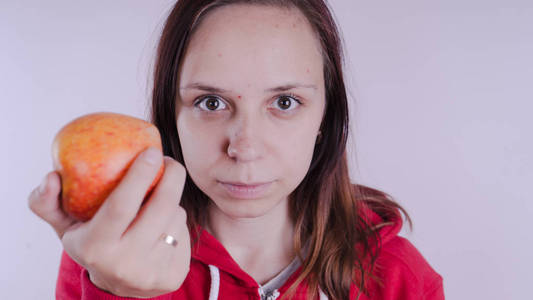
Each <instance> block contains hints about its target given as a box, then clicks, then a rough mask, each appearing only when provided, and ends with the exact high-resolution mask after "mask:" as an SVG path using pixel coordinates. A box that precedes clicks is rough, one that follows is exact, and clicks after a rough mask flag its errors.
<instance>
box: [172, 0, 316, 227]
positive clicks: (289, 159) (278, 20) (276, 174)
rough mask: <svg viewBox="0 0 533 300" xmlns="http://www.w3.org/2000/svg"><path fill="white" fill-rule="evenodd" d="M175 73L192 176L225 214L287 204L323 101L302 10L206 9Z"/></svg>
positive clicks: (303, 169) (256, 212)
mask: <svg viewBox="0 0 533 300" xmlns="http://www.w3.org/2000/svg"><path fill="white" fill-rule="evenodd" d="M179 78H180V79H179V96H178V99H177V127H178V134H179V138H180V142H181V147H182V151H183V157H184V160H185V167H186V169H187V172H188V173H189V175H190V176H191V178H192V180H193V181H194V183H195V184H196V185H197V186H198V187H199V188H200V189H201V190H202V191H203V192H204V193H205V194H206V195H207V196H208V197H209V198H210V199H211V200H212V201H213V202H214V204H215V205H216V207H217V208H218V209H220V210H221V211H222V212H223V213H224V214H226V215H228V216H231V217H234V218H237V217H256V216H260V215H264V214H266V213H267V212H268V211H269V210H271V209H272V208H274V207H276V206H278V205H286V202H287V199H288V195H289V194H290V193H291V192H292V191H293V190H294V189H295V188H296V187H297V186H298V184H299V183H300V182H301V181H302V179H303V178H304V177H305V175H306V173H307V171H308V169H309V166H310V163H311V158H312V155H313V149H314V146H315V141H316V138H317V134H318V130H319V127H320V124H321V121H322V115H323V112H324V106H325V91H324V77H323V65H322V56H321V54H320V43H319V41H318V40H317V38H316V37H315V35H314V33H313V31H312V29H311V26H310V25H309V23H308V21H307V20H306V18H305V17H304V15H303V14H302V13H301V12H300V11H299V10H296V9H293V10H290V11H288V10H282V9H279V8H270V7H264V6H250V5H229V6H225V7H221V8H218V9H216V10H214V11H212V12H211V13H209V14H208V15H207V16H206V18H205V19H204V20H203V21H202V23H201V24H200V26H199V27H198V28H197V31H196V32H195V33H194V34H193V36H192V38H191V40H190V43H189V46H188V48H187V51H186V53H185V57H184V61H183V64H182V67H181V69H180V76H179ZM229 183H234V184H233V185H231V184H229ZM258 184H259V185H258ZM242 185H249V186H242Z"/></svg>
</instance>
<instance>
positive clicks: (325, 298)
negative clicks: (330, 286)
mask: <svg viewBox="0 0 533 300" xmlns="http://www.w3.org/2000/svg"><path fill="white" fill-rule="evenodd" d="M318 296H319V299H320V300H328V296H326V294H324V292H322V290H321V289H320V288H319V289H318Z"/></svg>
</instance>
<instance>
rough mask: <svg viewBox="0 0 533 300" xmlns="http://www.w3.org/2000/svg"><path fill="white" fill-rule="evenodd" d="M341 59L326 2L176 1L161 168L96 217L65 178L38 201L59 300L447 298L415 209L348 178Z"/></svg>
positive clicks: (161, 59)
mask: <svg viewBox="0 0 533 300" xmlns="http://www.w3.org/2000/svg"><path fill="white" fill-rule="evenodd" d="M341 52H342V51H341V44H340V41H339V36H338V33H337V30H336V27H335V23H334V21H333V19H332V17H331V14H330V12H329V10H328V8H327V6H326V4H325V3H324V2H323V1H322V0H306V1H298V0H293V1H287V0H254V1H235V0H234V1H231V0H222V1H213V0H212V1H199V0H180V1H178V3H176V5H175V7H174V9H173V10H172V12H171V13H170V15H169V17H168V20H167V22H166V25H165V27H164V30H163V34H162V37H161V40H160V43H159V47H158V56H157V62H156V68H155V74H154V76H155V78H154V79H155V80H154V90H153V103H152V121H153V123H154V124H155V125H156V126H157V127H158V128H159V130H160V132H161V136H162V140H163V151H164V154H165V155H166V156H165V157H164V160H163V157H162V155H161V153H158V152H157V151H153V149H149V150H147V151H146V152H144V153H143V154H141V155H140V156H139V157H138V158H137V159H136V161H135V163H134V164H133V165H132V167H131V168H130V170H129V171H128V173H127V175H126V177H125V178H124V180H122V182H121V183H120V185H119V186H118V187H117V188H116V189H115V190H114V191H113V193H112V194H111V195H110V196H109V198H108V199H107V200H106V202H105V203H104V205H103V206H102V207H101V208H100V210H99V211H98V213H97V214H96V215H95V216H94V217H93V219H92V220H90V221H88V222H86V223H76V222H74V221H73V220H71V219H69V217H67V216H66V215H64V214H63V212H62V211H61V210H60V209H59V207H58V197H59V192H60V184H59V182H60V179H59V177H58V175H57V173H55V172H51V173H50V174H48V176H47V177H45V181H44V184H43V189H42V190H41V192H38V190H36V191H35V192H34V193H32V195H31V196H30V199H29V201H30V207H31V208H32V210H33V211H34V212H35V213H36V214H37V215H39V216H40V217H41V218H43V219H44V220H45V221H47V222H48V223H50V224H51V225H52V226H53V227H54V229H55V230H56V232H57V233H58V235H59V237H60V239H61V241H62V243H63V246H64V249H65V252H64V253H63V257H62V261H61V267H60V272H59V277H58V282H57V291H56V295H57V297H58V298H60V299H100V298H102V299H119V298H121V297H137V298H149V297H154V298H156V299H262V300H263V299H268V300H272V299H278V298H279V299H291V297H292V299H336V300H340V299H443V298H444V295H443V290H442V278H441V277H440V275H439V274H437V273H436V272H435V271H434V270H433V269H432V268H431V267H430V266H429V264H428V263H427V262H426V261H425V259H424V258H423V257H422V255H421V254H420V253H419V252H418V251H417V250H416V248H414V247H413V245H412V244H410V243H409V242H408V241H407V240H405V239H403V238H401V237H399V236H397V233H398V232H399V230H400V229H401V226H402V218H401V215H400V211H402V212H403V213H404V214H405V216H406V217H407V220H408V221H410V220H409V217H408V215H407V214H406V213H405V211H403V209H402V208H401V207H400V206H399V205H398V204H396V203H395V202H394V201H392V200H391V199H390V198H389V197H388V196H387V195H386V194H384V193H382V192H379V191H376V190H373V189H370V188H367V187H364V186H360V185H353V184H351V183H350V178H349V175H348V168H347V159H346V152H345V148H346V139H347V134H348V128H349V125H348V104H347V97H346V93H345V87H344V83H343V74H342V60H341ZM162 161H164V163H165V174H164V176H163V177H162V179H161V181H160V182H159V183H158V186H157V188H156V191H155V192H154V194H153V195H152V196H151V198H150V202H149V203H148V205H145V206H143V207H142V208H140V206H141V203H142V198H143V195H144V191H146V189H147V187H148V186H149V185H150V183H151V181H152V180H153V178H154V177H155V174H156V172H157V169H158V166H159V165H160V164H161V163H162ZM177 202H179V204H180V206H178V205H177V204H178V203H177ZM139 212H141V213H139Z"/></svg>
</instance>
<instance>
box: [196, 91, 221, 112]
mask: <svg viewBox="0 0 533 300" xmlns="http://www.w3.org/2000/svg"><path fill="white" fill-rule="evenodd" d="M194 106H196V107H200V109H201V110H205V111H208V112H210V111H217V110H222V109H224V108H226V104H225V103H224V102H223V101H221V100H220V99H219V98H218V97H216V96H213V95H209V96H205V97H203V98H200V100H198V101H196V103H195V104H194ZM218 108H220V109H218Z"/></svg>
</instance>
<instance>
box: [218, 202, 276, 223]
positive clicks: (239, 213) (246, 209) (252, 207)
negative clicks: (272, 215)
mask: <svg viewBox="0 0 533 300" xmlns="http://www.w3.org/2000/svg"><path fill="white" fill-rule="evenodd" d="M279 204H280V203H279V201H276V202H274V201H272V199H267V198H263V199H253V200H241V199H224V200H222V201H213V200H212V205H216V206H217V208H218V210H220V211H221V212H223V213H224V214H225V215H227V216H228V217H230V218H233V219H239V218H257V217H261V216H264V215H266V214H268V212H270V211H271V210H272V209H273V208H275V207H276V206H278V205H279Z"/></svg>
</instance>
